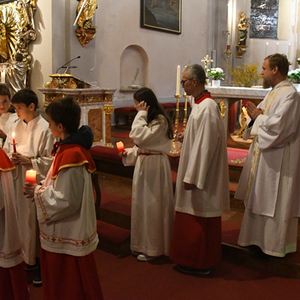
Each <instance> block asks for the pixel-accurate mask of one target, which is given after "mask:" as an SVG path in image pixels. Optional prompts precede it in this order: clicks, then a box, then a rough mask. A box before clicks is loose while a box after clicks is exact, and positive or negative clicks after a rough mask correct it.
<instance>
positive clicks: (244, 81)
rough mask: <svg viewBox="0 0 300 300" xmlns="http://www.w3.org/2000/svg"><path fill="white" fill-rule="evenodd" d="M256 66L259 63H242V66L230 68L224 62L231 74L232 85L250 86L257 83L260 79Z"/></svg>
mask: <svg viewBox="0 0 300 300" xmlns="http://www.w3.org/2000/svg"><path fill="white" fill-rule="evenodd" d="M258 66H259V63H256V64H250V65H247V64H242V66H237V67H235V68H231V67H230V66H229V65H228V64H226V67H227V69H228V72H229V73H230V74H231V75H232V76H233V83H234V85H235V86H239V87H241V86H244V87H252V86H256V85H257V83H258V81H259V80H260V79H261V75H260V74H259V72H258V70H257V68H258Z"/></svg>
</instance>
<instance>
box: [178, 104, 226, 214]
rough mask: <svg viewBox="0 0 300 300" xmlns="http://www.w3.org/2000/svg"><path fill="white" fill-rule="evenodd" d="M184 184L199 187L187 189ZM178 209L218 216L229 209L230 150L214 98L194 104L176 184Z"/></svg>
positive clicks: (189, 212)
mask: <svg viewBox="0 0 300 300" xmlns="http://www.w3.org/2000/svg"><path fill="white" fill-rule="evenodd" d="M184 182H185V183H189V184H194V185H196V187H197V188H194V189H192V190H185V189H184ZM175 210H176V211H178V212H182V213H187V214H190V215H194V216H197V217H207V218H209V217H219V216H221V215H222V213H223V210H229V179H228V160H227V148H226V140H225V133H224V126H223V123H222V120H221V114H220V110H219V108H218V106H217V104H216V102H215V101H214V100H213V99H211V98H206V99H204V100H203V101H202V102H201V103H200V104H196V103H195V104H194V105H193V108H192V111H191V115H190V117H189V120H188V123H187V128H186V132H185V134H184V140H183V144H182V151H181V155H180V161H179V167H178V175H177V182H176V206H175Z"/></svg>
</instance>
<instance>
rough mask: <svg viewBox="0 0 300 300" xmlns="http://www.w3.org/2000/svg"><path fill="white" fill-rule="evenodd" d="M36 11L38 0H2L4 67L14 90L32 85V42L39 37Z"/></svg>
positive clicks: (0, 20)
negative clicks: (30, 83) (36, 28)
mask: <svg viewBox="0 0 300 300" xmlns="http://www.w3.org/2000/svg"><path fill="white" fill-rule="evenodd" d="M1 3H2V4H1ZM35 10H36V0H15V1H13V0H7V1H1V2H0V31H1V35H0V67H1V69H5V81H6V83H8V85H9V86H10V87H11V90H12V92H13V93H15V92H17V91H18V90H20V89H22V88H25V87H29V75H30V71H31V60H32V59H31V55H30V54H29V43H30V42H31V41H34V40H35V39H36V31H35V25H34V19H33V17H34V13H35Z"/></svg>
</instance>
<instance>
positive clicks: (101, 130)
mask: <svg viewBox="0 0 300 300" xmlns="http://www.w3.org/2000/svg"><path fill="white" fill-rule="evenodd" d="M19 7H22V9H24V12H26V16H27V17H26V21H24V20H23V19H22V18H21V19H20V18H19V17H16V16H19V15H18V14H19V11H20V8H19ZM0 11H1V18H2V23H1V26H2V27H4V28H6V29H5V30H6V33H5V34H4V33H3V32H4V31H3V30H2V33H1V43H0V51H1V61H0V62H1V63H0V71H1V82H3V81H4V82H6V83H7V84H9V85H10V87H11V90H12V91H17V90H19V89H21V88H24V87H29V88H31V89H32V90H33V91H34V92H36V94H37V95H38V97H39V106H40V107H39V109H40V111H41V112H42V113H43V110H44V107H45V106H47V105H48V104H49V103H51V101H53V100H55V99H57V98H60V97H65V96H72V97H74V99H75V100H76V101H77V102H78V103H79V104H80V106H81V110H82V117H81V124H82V125H89V126H90V127H91V128H92V129H93V132H94V144H93V147H92V149H91V153H92V155H93V158H94V160H95V163H96V166H97V172H96V176H95V178H96V198H97V200H96V212H97V220H98V225H97V226H98V227H97V229H98V234H99V239H100V243H99V245H98V249H97V250H96V254H95V258H96V262H97V268H98V273H99V277H100V280H101V285H102V289H103V295H104V298H105V299H122V300H123V299H124V300H126V299H149V300H150V299H183V298H184V299H201V298H203V299H250V298H251V299H283V297H289V298H290V299H297V295H298V294H299V292H300V287H299V286H300V285H299V284H298V283H299V281H298V280H299V279H300V248H299V247H300V246H299V238H300V235H299V234H300V231H299V230H298V248H297V252H296V253H292V254H288V255H287V256H286V257H285V258H282V259H281V258H270V259H268V260H264V261H256V260H255V259H253V258H251V255H250V252H249V251H248V249H245V248H242V247H239V246H238V245H237V238H238V233H239V229H240V226H241V222H242V218H243V212H244V204H243V202H242V201H240V200H237V199H235V198H234V193H235V190H236V187H237V183H238V180H239V176H240V174H241V171H242V168H243V164H244V161H245V158H246V156H247V153H248V149H249V147H250V144H251V142H252V140H251V139H248V140H247V141H243V139H242V134H243V130H244V128H245V124H246V123H245V117H246V116H245V113H244V111H243V107H244V106H245V104H246V103H247V101H252V102H254V103H255V104H258V103H259V102H260V101H262V99H263V98H264V96H265V95H266V93H267V91H266V90H265V89H263V88H262V80H261V77H260V72H261V66H262V63H263V61H264V58H265V57H267V56H268V55H270V54H273V53H282V54H285V55H286V56H287V58H288V60H289V62H290V71H293V70H297V69H298V68H300V67H299V64H300V20H299V19H300V1H299V0H210V1H199V0H189V1H182V0H173V1H170V0H157V1H152V0H131V1H117V2H116V1H112V0H106V1H104V0H77V1H75V0H64V1H62V0H51V1H49V0H17V1H9V0H2V1H0ZM10 18H11V20H13V26H11V25H9V24H8V23H9V20H10ZM22 20H23V21H22ZM242 22H244V28H242V27H241V26H239V25H240V24H241V23H242ZM7 37H12V38H7ZM7 43H10V44H9V45H8V44H7ZM7 45H8V46H7ZM17 54H22V55H21V58H20V59H19V58H18V55H17ZM194 63H197V64H200V65H202V66H203V68H205V70H206V72H208V70H209V69H211V68H221V69H222V70H223V72H224V74H225V75H224V76H223V78H222V80H221V83H220V85H219V86H215V85H214V84H215V83H214V82H213V80H212V79H213V78H212V77H209V76H208V77H207V85H206V88H207V90H208V91H209V92H211V94H212V96H213V97H214V98H215V100H216V101H217V103H218V105H219V107H220V112H221V115H222V121H223V124H224V127H225V132H224V135H225V137H226V140H227V153H228V168H229V178H230V183H229V187H230V204H231V210H230V211H226V212H224V214H223V216H222V255H223V260H222V262H221V264H220V265H219V266H218V267H217V268H216V271H215V273H214V274H213V276H210V277H206V278H201V277H192V276H186V275H183V274H178V273H176V272H175V271H174V270H173V267H174V264H173V263H172V262H171V261H170V260H169V259H168V258H167V257H160V258H159V259H157V260H154V261H153V262H151V263H144V264H143V263H138V262H136V260H134V258H133V257H132V256H131V255H130V214H131V210H130V209H131V205H130V202H131V192H132V187H131V186H132V176H133V167H124V166H123V165H122V161H121V158H120V157H119V156H118V150H117V148H116V143H117V142H119V141H122V142H123V143H124V145H125V148H126V147H132V146H133V141H132V140H131V139H130V138H129V131H130V126H131V123H132V120H133V118H134V116H135V114H136V111H135V108H134V107H133V105H134V103H133V94H134V92H135V91H136V90H138V89H139V88H140V87H144V86H147V87H149V88H151V89H152V90H153V91H154V93H155V94H156V96H157V98H158V101H159V102H160V103H161V104H162V106H163V107H164V108H165V110H166V111H167V114H168V115H169V116H170V118H171V120H172V124H173V129H174V130H175V132H180V131H181V130H184V129H185V127H186V122H187V120H188V117H189V113H190V110H191V107H190V104H189V101H190V99H189V97H187V96H186V95H184V90H183V88H182V87H181V85H180V81H179V80H178V72H179V77H180V76H181V71H182V70H183V68H184V66H186V65H189V64H194ZM238 72H240V73H238ZM247 72H248V73H247ZM299 73H300V71H299ZM250 76H251V78H253V80H252V81H251V82H250V83H249V82H247V83H245V81H243V79H247V78H249V77H250ZM180 78H181V77H180ZM299 83H300V76H299ZM296 84H297V82H295V86H296ZM299 86H300V85H299ZM296 88H297V89H298V88H299V89H298V92H300V87H298V86H296ZM180 147H181V144H180V143H179V142H178V141H176V140H175V139H174V141H173V147H172V149H171V150H170V155H169V159H170V164H171V169H172V179H173V185H174V189H175V185H176V174H177V173H176V172H177V168H178V162H179V159H180ZM298 227H299V226H298ZM33 277H34V273H32V274H29V275H28V281H29V282H30V280H32V278H33ZM29 289H30V293H31V297H32V299H34V300H38V299H42V289H41V288H40V287H39V288H36V287H33V286H32V285H29Z"/></svg>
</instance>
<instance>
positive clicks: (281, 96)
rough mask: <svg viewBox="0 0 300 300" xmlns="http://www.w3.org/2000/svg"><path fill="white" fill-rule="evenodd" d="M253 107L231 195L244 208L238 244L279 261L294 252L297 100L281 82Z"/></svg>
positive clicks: (299, 162)
mask: <svg viewBox="0 0 300 300" xmlns="http://www.w3.org/2000/svg"><path fill="white" fill-rule="evenodd" d="M258 107H259V108H261V109H262V110H263V114H262V115H259V116H258V117H257V119H256V120H255V122H254V125H253V126H252V127H250V128H248V129H247V130H246V133H245V134H246V135H247V136H248V135H250V134H251V135H253V136H254V140H253V142H252V144H251V147H250V149H249V153H248V156H247V159H246V161H245V165H244V168H243V171H242V174H241V177H240V180H239V184H238V188H237V191H236V194H235V198H237V199H241V200H244V202H245V206H246V209H245V213H244V219H243V223H242V228H241V231H240V235H239V240H238V243H239V244H240V245H241V246H248V245H257V246H259V247H260V248H261V249H262V251H263V252H264V253H266V254H269V255H273V256H278V257H283V256H285V254H286V253H289V252H295V251H296V244H297V224H298V217H299V216H300V184H299V183H300V96H299V94H298V92H297V91H296V89H295V88H294V87H293V86H292V85H291V84H290V83H289V82H288V81H287V80H285V81H282V82H281V83H279V84H278V85H276V86H275V87H274V88H273V89H272V90H271V91H270V92H269V93H268V94H267V95H266V97H265V99H264V100H263V101H262V102H261V103H260V104H259V105H258Z"/></svg>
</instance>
